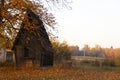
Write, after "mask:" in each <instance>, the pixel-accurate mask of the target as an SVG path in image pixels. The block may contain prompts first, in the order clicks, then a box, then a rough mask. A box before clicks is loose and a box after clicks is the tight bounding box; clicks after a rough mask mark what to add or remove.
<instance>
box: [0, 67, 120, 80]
mask: <svg viewBox="0 0 120 80" xmlns="http://www.w3.org/2000/svg"><path fill="white" fill-rule="evenodd" d="M119 72H120V71H118V70H83V69H65V68H39V69H34V68H30V69H28V68H15V67H0V80H1V79H2V80H4V79H5V80H120V73H119Z"/></svg>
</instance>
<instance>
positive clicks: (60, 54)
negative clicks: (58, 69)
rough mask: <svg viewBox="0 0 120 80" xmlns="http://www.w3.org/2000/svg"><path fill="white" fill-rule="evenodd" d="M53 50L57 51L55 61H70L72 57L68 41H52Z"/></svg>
mask: <svg viewBox="0 0 120 80" xmlns="http://www.w3.org/2000/svg"><path fill="white" fill-rule="evenodd" d="M51 42H52V45H53V48H54V49H55V51H56V52H55V56H54V58H55V61H59V62H61V61H62V60H69V59H70V56H71V51H70V49H69V46H68V44H67V42H66V41H64V42H62V43H61V42H59V41H57V40H52V41H51Z"/></svg>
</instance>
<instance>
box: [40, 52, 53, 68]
mask: <svg viewBox="0 0 120 80" xmlns="http://www.w3.org/2000/svg"><path fill="white" fill-rule="evenodd" d="M40 66H41V67H49V66H53V55H52V54H42V55H41V61H40Z"/></svg>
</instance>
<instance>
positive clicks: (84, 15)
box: [54, 0, 120, 48]
mask: <svg viewBox="0 0 120 80" xmlns="http://www.w3.org/2000/svg"><path fill="white" fill-rule="evenodd" d="M71 7H72V9H71V10H69V9H64V10H61V11H59V10H57V11H54V15H55V17H56V20H57V22H58V27H57V28H58V37H59V38H58V39H59V40H60V41H67V42H68V44H69V45H78V46H79V47H80V48H83V46H84V45H85V44H88V45H89V46H90V47H94V46H95V45H100V46H101V47H104V48H106V47H107V48H110V47H111V46H113V48H120V0H73V3H72V4H71Z"/></svg>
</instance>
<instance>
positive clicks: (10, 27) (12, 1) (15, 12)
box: [0, 0, 67, 41]
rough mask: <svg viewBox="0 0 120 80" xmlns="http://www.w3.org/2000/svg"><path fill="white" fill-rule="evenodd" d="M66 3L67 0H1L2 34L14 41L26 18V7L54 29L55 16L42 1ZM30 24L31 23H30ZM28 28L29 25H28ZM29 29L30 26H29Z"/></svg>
mask: <svg viewBox="0 0 120 80" xmlns="http://www.w3.org/2000/svg"><path fill="white" fill-rule="evenodd" d="M44 2H46V3H48V4H49V5H50V4H51V3H52V4H60V3H62V5H63V4H65V3H67V0H50V1H48V0H44V1H43V0H0V32H1V33H0V35H2V36H4V38H6V37H7V38H9V40H8V41H14V38H15V37H16V35H17V33H18V31H19V29H20V27H21V23H22V21H23V20H24V19H26V18H27V17H26V9H28V8H29V9H31V10H32V11H34V12H35V13H36V14H37V15H38V16H39V17H40V19H41V20H42V21H43V22H44V24H45V25H47V26H46V28H51V29H54V27H53V25H54V24H55V23H56V22H55V17H54V16H53V15H52V14H51V13H48V10H47V9H46V8H45V7H44V6H43V4H42V3H44ZM28 25H29V24H28ZM26 28H27V27H26ZM28 29H29V28H28Z"/></svg>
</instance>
